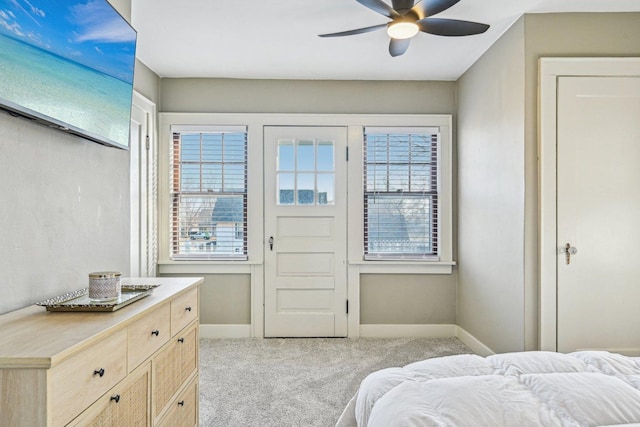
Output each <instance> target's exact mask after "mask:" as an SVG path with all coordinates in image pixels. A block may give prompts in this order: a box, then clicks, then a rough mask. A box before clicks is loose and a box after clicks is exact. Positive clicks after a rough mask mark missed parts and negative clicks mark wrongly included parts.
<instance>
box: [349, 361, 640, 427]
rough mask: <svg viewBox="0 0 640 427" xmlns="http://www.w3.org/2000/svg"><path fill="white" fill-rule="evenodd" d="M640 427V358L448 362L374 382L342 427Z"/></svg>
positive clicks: (388, 373) (378, 376) (368, 381)
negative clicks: (622, 426) (623, 426)
mask: <svg viewBox="0 0 640 427" xmlns="http://www.w3.org/2000/svg"><path fill="white" fill-rule="evenodd" d="M621 425H625V426H637V427H640V358H634V357H626V356H622V355H620V354H615V353H609V352H606V351H581V352H575V353H570V354H561V353H552V352H542V351H535V352H520V353H506V354H498V355H493V356H489V357H480V356H477V355H472V354H462V355H456V356H446V357H439V358H433V359H427V360H424V361H421V362H416V363H412V364H410V365H407V366H405V367H403V368H388V369H383V370H380V371H376V372H374V373H372V374H370V375H369V376H367V377H366V378H365V379H364V380H363V381H362V383H361V384H360V388H359V389H358V391H357V393H356V394H355V396H353V398H352V399H351V401H350V402H349V404H348V405H347V407H346V408H345V410H344V412H343V413H342V415H341V416H340V418H339V420H338V422H337V424H336V427H355V426H357V427H365V426H366V427H394V426H402V427H413V426H415V427H418V426H419V427H430V426H438V427H444V426H473V427H482V426H487V427H489V426H490V427H501V426H502V427H525V426H545V427H546V426H563V427H565V426H568V427H574V426H576V427H577V426H621Z"/></svg>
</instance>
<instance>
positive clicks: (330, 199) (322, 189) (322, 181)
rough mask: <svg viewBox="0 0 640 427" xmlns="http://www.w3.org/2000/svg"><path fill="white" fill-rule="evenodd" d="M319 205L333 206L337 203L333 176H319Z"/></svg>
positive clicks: (327, 174)
mask: <svg viewBox="0 0 640 427" xmlns="http://www.w3.org/2000/svg"><path fill="white" fill-rule="evenodd" d="M317 180H318V184H317V187H318V204H319V205H333V204H334V203H335V200H334V195H333V189H334V186H333V174H332V173H330V174H329V173H326V174H318V176H317Z"/></svg>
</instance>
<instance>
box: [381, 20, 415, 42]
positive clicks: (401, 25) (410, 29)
mask: <svg viewBox="0 0 640 427" xmlns="http://www.w3.org/2000/svg"><path fill="white" fill-rule="evenodd" d="M418 31H420V28H419V27H418V25H417V24H416V23H415V22H407V21H401V22H393V23H391V24H390V25H389V27H387V34H388V35H389V37H391V38H392V39H397V40H404V39H410V38H411V37H413V36H415V35H416V34H418Z"/></svg>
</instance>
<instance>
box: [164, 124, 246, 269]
mask: <svg viewBox="0 0 640 427" xmlns="http://www.w3.org/2000/svg"><path fill="white" fill-rule="evenodd" d="M172 136H173V146H172V153H171V173H172V176H171V204H172V209H171V231H170V244H171V258H172V259H174V260H181V259H182V260H185V259H214V260H215V259H229V258H232V259H240V260H246V259H247V237H246V236H247V233H246V230H247V129H246V127H244V126H230V127H218V126H205V127H203V126H192V127H189V126H174V127H172Z"/></svg>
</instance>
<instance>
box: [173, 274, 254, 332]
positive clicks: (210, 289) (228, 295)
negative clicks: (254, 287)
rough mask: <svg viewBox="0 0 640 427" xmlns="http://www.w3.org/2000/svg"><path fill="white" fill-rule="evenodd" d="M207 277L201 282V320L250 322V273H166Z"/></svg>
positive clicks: (240, 323)
mask: <svg viewBox="0 0 640 427" xmlns="http://www.w3.org/2000/svg"><path fill="white" fill-rule="evenodd" d="M163 276H168V277H171V276H175V277H185V276H189V277H204V283H203V284H202V285H201V286H200V323H202V324H205V325H216V324H218V325H249V324H251V304H250V302H251V276H249V275H248V274H163Z"/></svg>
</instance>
